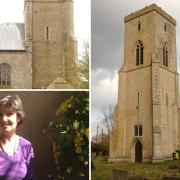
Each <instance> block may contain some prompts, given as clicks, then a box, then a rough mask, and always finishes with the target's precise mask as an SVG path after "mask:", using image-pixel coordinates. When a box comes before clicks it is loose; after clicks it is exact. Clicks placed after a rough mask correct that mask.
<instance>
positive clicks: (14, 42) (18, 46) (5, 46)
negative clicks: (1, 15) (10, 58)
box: [0, 23, 25, 51]
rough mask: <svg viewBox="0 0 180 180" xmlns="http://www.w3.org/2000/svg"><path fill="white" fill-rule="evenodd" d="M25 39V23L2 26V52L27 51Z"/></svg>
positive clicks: (0, 44)
mask: <svg viewBox="0 0 180 180" xmlns="http://www.w3.org/2000/svg"><path fill="white" fill-rule="evenodd" d="M24 38H25V35H24V24H23V23H3V24H0V51H2V50H9V51H15V50H25V46H24V40H25V39H24Z"/></svg>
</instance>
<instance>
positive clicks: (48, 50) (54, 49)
mask: <svg viewBox="0 0 180 180" xmlns="http://www.w3.org/2000/svg"><path fill="white" fill-rule="evenodd" d="M24 17H25V43H26V47H27V50H28V51H29V52H30V53H31V52H32V82H33V83H32V86H33V88H43V87H44V88H47V87H48V86H49V85H50V84H51V83H52V82H53V81H55V80H56V78H60V81H63V82H65V83H66V86H67V88H69V87H71V85H70V84H71V83H73V82H75V79H76V78H77V72H76V67H75V61H76V58H77V42H76V40H75V38H74V24H73V2H72V0H43V1H42V0H25V8H24Z"/></svg>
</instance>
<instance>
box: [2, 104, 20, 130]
mask: <svg viewBox="0 0 180 180" xmlns="http://www.w3.org/2000/svg"><path fill="white" fill-rule="evenodd" d="M17 124H18V117H17V114H16V112H14V111H13V110H12V109H11V108H9V107H6V106H1V107H0V132H12V131H16V128H17Z"/></svg>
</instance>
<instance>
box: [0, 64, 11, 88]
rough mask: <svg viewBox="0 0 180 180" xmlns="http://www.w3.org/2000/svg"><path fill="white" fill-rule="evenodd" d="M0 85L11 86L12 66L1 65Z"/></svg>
mask: <svg viewBox="0 0 180 180" xmlns="http://www.w3.org/2000/svg"><path fill="white" fill-rule="evenodd" d="M0 85H4V86H9V85H11V66H10V65H8V64H6V63H3V64H0Z"/></svg>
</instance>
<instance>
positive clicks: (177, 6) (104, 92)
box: [91, 0, 180, 135]
mask: <svg viewBox="0 0 180 180" xmlns="http://www.w3.org/2000/svg"><path fill="white" fill-rule="evenodd" d="M153 3H156V4H157V5H158V6H160V7H161V8H162V9H163V10H164V11H166V12H167V13H168V14H169V15H171V16H172V17H173V18H174V19H176V21H177V27H176V30H177V39H176V40H177V53H178V54H177V57H178V58H177V59H178V65H179V67H180V2H179V0H92V17H91V18H92V25H91V26H92V31H91V38H92V40H91V41H92V52H91V54H92V73H91V77H92V91H91V93H92V114H91V119H92V123H91V126H92V135H95V133H96V127H97V124H98V123H99V122H100V121H101V118H102V116H101V113H100V112H101V109H102V107H103V106H109V105H115V104H116V102H117V91H118V89H117V85H118V76H117V75H118V70H119V69H120V67H121V65H122V63H123V52H124V50H123V48H124V47H123V46H124V45H123V42H124V36H123V33H124V19H123V18H124V16H126V15H128V14H130V13H131V12H135V11H137V10H139V9H141V8H144V7H145V6H148V5H150V4H153ZM179 67H178V69H179V70H180V68H179ZM179 73H180V71H179ZM100 125H102V124H101V123H100Z"/></svg>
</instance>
